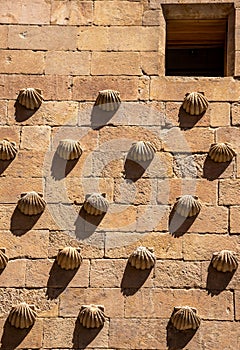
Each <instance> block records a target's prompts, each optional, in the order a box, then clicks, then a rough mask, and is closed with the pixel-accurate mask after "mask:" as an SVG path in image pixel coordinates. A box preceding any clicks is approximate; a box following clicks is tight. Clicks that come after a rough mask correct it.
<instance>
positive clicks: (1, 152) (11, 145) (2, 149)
mask: <svg viewBox="0 0 240 350" xmlns="http://www.w3.org/2000/svg"><path fill="white" fill-rule="evenodd" d="M16 154H17V148H16V143H15V142H10V141H8V140H2V141H0V160H10V159H13V158H15V156H16Z"/></svg>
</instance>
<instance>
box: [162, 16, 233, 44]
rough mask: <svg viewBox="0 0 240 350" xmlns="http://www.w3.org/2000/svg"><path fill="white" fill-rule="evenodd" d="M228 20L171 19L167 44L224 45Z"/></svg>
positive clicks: (168, 24)
mask: <svg viewBox="0 0 240 350" xmlns="http://www.w3.org/2000/svg"><path fill="white" fill-rule="evenodd" d="M226 28H227V21H226V20H224V19H222V20H169V21H167V46H173V45H174V46H176V45H192V44H196V45H203V44H209V45H221V44H222V45H224V43H225V39H226Z"/></svg>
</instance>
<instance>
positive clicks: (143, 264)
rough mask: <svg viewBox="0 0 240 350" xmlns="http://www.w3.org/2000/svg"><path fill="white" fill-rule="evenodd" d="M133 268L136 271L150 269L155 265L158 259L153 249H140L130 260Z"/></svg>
mask: <svg viewBox="0 0 240 350" xmlns="http://www.w3.org/2000/svg"><path fill="white" fill-rule="evenodd" d="M128 261H129V263H130V265H131V266H133V267H135V268H136V269H140V270H145V269H150V268H151V267H153V266H154V265H155V262H156V258H155V256H154V250H153V248H146V247H138V248H137V249H136V250H135V251H134V252H133V253H132V254H131V255H130V257H129V259H128Z"/></svg>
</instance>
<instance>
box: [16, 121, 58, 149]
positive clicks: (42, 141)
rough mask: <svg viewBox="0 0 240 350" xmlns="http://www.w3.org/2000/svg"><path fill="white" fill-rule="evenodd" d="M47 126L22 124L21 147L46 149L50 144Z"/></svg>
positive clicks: (49, 131) (49, 130)
mask: <svg viewBox="0 0 240 350" xmlns="http://www.w3.org/2000/svg"><path fill="white" fill-rule="evenodd" d="M50 135H51V129H50V127H49V126H24V127H23V128H22V138H21V146H20V147H21V149H26V150H32V149H34V150H39V151H40V150H41V151H47V150H48V148H49V146H50Z"/></svg>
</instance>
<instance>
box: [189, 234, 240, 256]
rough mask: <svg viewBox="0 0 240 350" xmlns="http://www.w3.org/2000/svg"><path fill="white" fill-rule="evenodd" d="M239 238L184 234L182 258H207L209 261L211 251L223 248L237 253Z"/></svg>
mask: <svg viewBox="0 0 240 350" xmlns="http://www.w3.org/2000/svg"><path fill="white" fill-rule="evenodd" d="M217 232H218V231H217ZM239 240H240V238H239V237H238V236H229V235H217V234H205V235H197V234H196V235H185V236H184V237H183V257H184V260H208V261H209V262H210V260H211V258H212V253H214V252H217V251H220V250H223V249H227V250H232V251H235V252H236V253H238V251H239V246H238V245H239Z"/></svg>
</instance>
